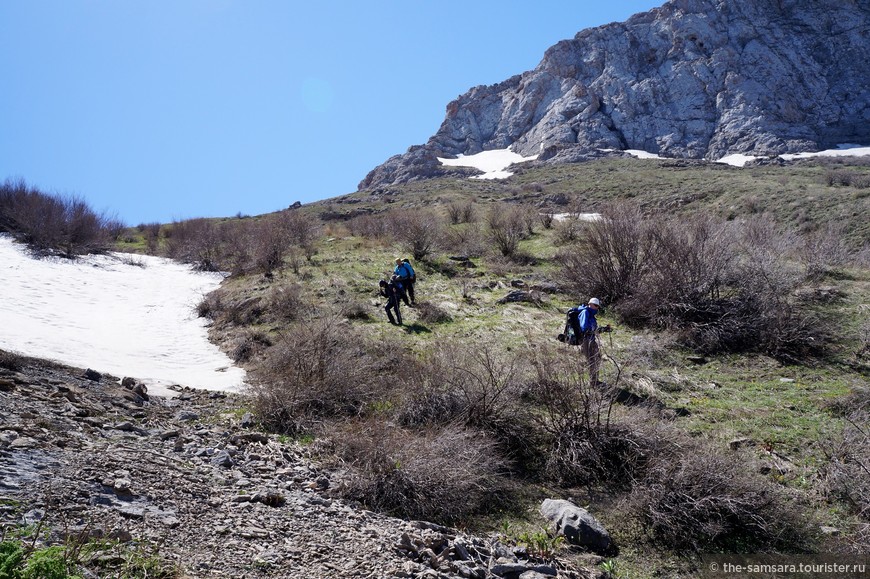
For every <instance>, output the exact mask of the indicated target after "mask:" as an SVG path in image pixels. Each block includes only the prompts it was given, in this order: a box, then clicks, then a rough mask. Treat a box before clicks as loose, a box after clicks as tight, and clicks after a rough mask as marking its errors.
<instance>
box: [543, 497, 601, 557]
mask: <svg viewBox="0 0 870 579" xmlns="http://www.w3.org/2000/svg"><path fill="white" fill-rule="evenodd" d="M541 514H542V515H544V518H546V519H547V520H549V521H550V522H551V523H553V525H554V527H555V529H556V531H557V532H559V533H561V534H562V535H564V536H565V538H566V539H567V540H568V542H569V543H572V544H574V545H579V546H581V547H586V548H588V549H590V550H591V551H593V552H594V553H597V554H599V555H604V554H608V553H610V552H611V551H612V548H613V543H612V541H611V539H610V534H609V533H608V532H607V531H606V530H605V528H604V527H603V526H602V525H601V523H599V522H598V521H597V520H596V519H595V517H593V516H592V515H591V514H590V513H589V512H588V511H587V510H586V509H583V508H580V507H578V506H577V505H575V504H573V503H571V502H569V501H565V500H553V499H545V500H544V502H543V503H541Z"/></svg>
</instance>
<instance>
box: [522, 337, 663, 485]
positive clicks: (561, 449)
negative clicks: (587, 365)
mask: <svg viewBox="0 0 870 579" xmlns="http://www.w3.org/2000/svg"><path fill="white" fill-rule="evenodd" d="M560 350H561V349H560ZM564 354H565V352H564V350H563V351H555V352H554V351H552V350H545V349H541V350H537V351H533V352H530V365H531V367H532V368H533V369H534V371H535V376H534V379H533V380H532V381H531V382H530V385H529V390H530V391H529V396H531V398H532V399H533V400H534V401H535V402H537V404H538V405H539V407H540V412H539V413H537V414H536V421H537V425H538V427H539V428H540V429H541V431H542V432H544V433H545V435H546V438H545V442H544V450H543V459H544V460H543V465H542V472H543V475H544V476H545V477H546V478H547V479H548V480H553V481H557V482H559V483H560V484H563V485H568V486H575V485H588V484H598V483H606V484H609V485H615V486H619V487H626V486H627V485H629V484H630V483H631V481H632V480H633V479H634V477H635V476H636V475H637V473H638V472H639V471H640V470H641V469H642V468H643V467H644V465H645V464H646V462H647V461H648V459H649V455H650V453H651V452H652V444H651V442H652V438H651V437H650V436H647V435H646V433H644V432H642V431H641V430H640V429H639V428H637V427H629V426H626V425H624V424H616V423H614V422H612V421H611V413H612V407H613V392H614V390H612V389H611V388H615V387H616V382H614V384H613V385H612V386H611V388H603V387H592V386H591V385H590V384H589V382H588V380H586V379H585V372H584V371H582V369H581V368H580V362H579V361H578V359H577V358H576V357H575V356H565V355H564ZM617 382H618V377H617Z"/></svg>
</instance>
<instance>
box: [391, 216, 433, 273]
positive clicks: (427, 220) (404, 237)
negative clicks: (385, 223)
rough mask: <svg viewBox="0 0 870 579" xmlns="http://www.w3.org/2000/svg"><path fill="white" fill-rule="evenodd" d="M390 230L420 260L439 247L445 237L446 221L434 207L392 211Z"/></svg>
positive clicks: (404, 247)
mask: <svg viewBox="0 0 870 579" xmlns="http://www.w3.org/2000/svg"><path fill="white" fill-rule="evenodd" d="M389 222H390V231H391V232H392V235H393V237H394V238H395V239H397V240H398V241H399V243H401V245H402V248H403V249H404V250H406V251H407V252H408V253H410V254H411V255H412V256H413V257H414V259H415V260H417V261H419V260H421V259H423V258H425V257H427V256H428V255H430V254H431V253H432V252H433V251H435V249H436V248H438V247H439V246H440V244H441V242H442V240H443V238H444V222H443V219H442V218H441V215H440V214H438V213H437V212H435V211H434V210H432V209H415V210H410V209H408V210H399V211H392V212H391V213H390V214H389Z"/></svg>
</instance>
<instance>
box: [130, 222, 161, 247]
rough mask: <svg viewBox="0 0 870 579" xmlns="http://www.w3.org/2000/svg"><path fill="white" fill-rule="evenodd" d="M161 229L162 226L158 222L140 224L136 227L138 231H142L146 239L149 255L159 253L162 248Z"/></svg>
mask: <svg viewBox="0 0 870 579" xmlns="http://www.w3.org/2000/svg"><path fill="white" fill-rule="evenodd" d="M160 228H161V225H160V224H159V223H156V222H154V223H140V224H139V225H137V226H136V229H138V230H139V231H141V232H142V235H143V237H144V238H145V246H146V247H147V248H148V252H149V253H152V254H153V253H157V250H158V249H159V248H160Z"/></svg>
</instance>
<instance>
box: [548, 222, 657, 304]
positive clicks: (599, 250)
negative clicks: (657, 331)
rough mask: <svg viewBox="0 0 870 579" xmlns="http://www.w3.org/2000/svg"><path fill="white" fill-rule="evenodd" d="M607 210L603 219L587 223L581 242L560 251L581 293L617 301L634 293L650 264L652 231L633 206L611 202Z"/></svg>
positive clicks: (570, 278)
mask: <svg viewBox="0 0 870 579" xmlns="http://www.w3.org/2000/svg"><path fill="white" fill-rule="evenodd" d="M604 214H605V218H604V219H601V220H598V221H594V222H592V223H590V224H588V227H587V228H586V229H585V235H584V236H583V239H582V241H581V243H580V244H579V245H577V246H576V247H572V248H570V249H568V250H566V251H563V252H561V253H560V258H561V261H562V263H563V266H564V267H563V271H564V273H565V276H566V278H567V279H568V281H569V282H570V283H572V284H573V285H574V287H575V288H576V289H577V290H578V293H580V294H581V295H595V296H599V297H600V298H603V299H605V300H607V301H617V300H620V299H622V298H625V297H628V296H631V295H634V294H635V293H636V292H637V286H638V285H639V284H640V283H641V279H642V278H643V276H644V275H645V274H646V271H647V269H648V268H650V267H651V265H650V263H649V259H648V256H649V252H650V251H651V247H650V244H651V235H650V232H649V224H648V223H647V221H646V220H645V219H644V217H643V216H642V214H641V213H640V210H639V209H638V208H636V207H634V206H630V205H623V206H611V207H609V208H607V209H606V210H605V213H604ZM566 221H567V220H566ZM560 226H561V225H560Z"/></svg>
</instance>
